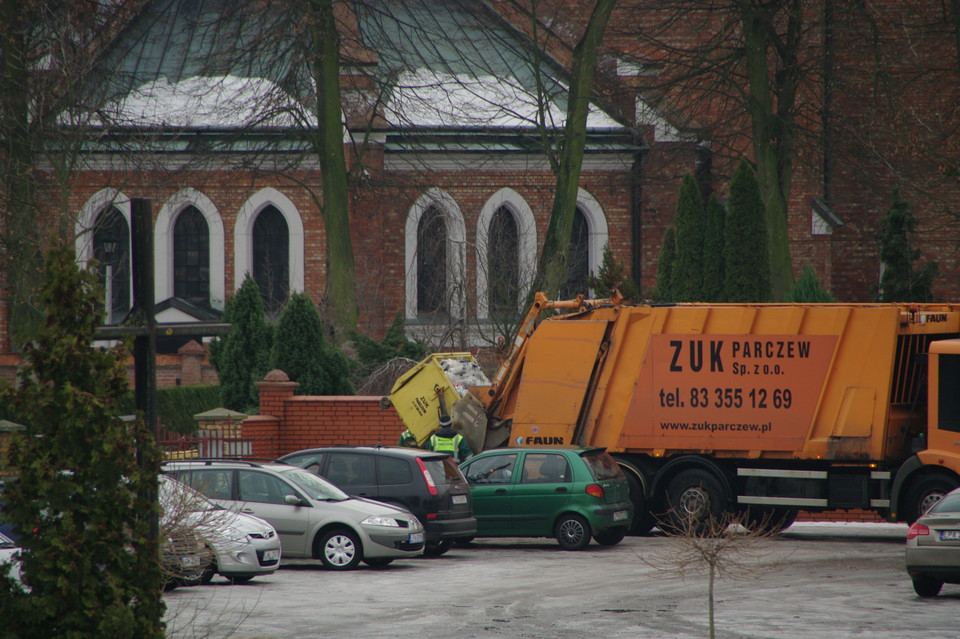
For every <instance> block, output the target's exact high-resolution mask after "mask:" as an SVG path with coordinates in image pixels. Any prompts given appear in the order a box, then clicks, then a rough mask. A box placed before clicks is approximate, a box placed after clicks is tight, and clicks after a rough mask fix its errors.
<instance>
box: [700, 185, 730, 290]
mask: <svg viewBox="0 0 960 639" xmlns="http://www.w3.org/2000/svg"><path fill="white" fill-rule="evenodd" d="M726 219H727V211H726V209H725V208H724V207H723V205H722V204H721V203H720V200H718V199H717V197H716V196H715V195H713V194H711V195H710V199H709V200H707V225H706V230H705V231H704V236H703V301H704V302H723V301H724V297H723V282H724V268H723V267H724V252H723V246H724V239H723V229H724V225H725V223H726Z"/></svg>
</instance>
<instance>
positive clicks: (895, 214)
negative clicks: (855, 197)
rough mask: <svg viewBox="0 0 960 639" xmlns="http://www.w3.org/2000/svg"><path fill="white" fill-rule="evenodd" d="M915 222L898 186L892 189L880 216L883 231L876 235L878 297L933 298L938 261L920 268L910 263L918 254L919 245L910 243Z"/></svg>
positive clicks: (886, 299)
mask: <svg viewBox="0 0 960 639" xmlns="http://www.w3.org/2000/svg"><path fill="white" fill-rule="evenodd" d="M916 226H917V222H916V219H915V218H914V217H913V211H912V210H911V209H910V205H909V204H908V203H907V202H906V201H904V200H903V198H901V197H900V189H899V188H897V189H895V190H894V192H893V199H892V201H891V203H890V209H889V210H888V211H887V215H886V217H885V218H884V220H883V235H882V236H881V238H880V261H881V262H882V263H883V274H882V275H881V276H880V287H879V291H878V297H877V299H878V301H883V302H930V301H932V300H933V290H932V287H933V280H934V278H935V277H936V276H937V271H938V270H939V265H938V264H937V262H928V263H927V264H924V265H923V266H922V267H921V268H920V270H914V268H913V263H914V262H915V261H916V260H918V259H919V258H920V249H915V248H912V247H911V245H910V235H911V234H912V233H914V232H915V231H916Z"/></svg>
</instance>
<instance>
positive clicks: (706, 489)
mask: <svg viewBox="0 0 960 639" xmlns="http://www.w3.org/2000/svg"><path fill="white" fill-rule="evenodd" d="M726 502H727V500H726V496H725V491H724V489H723V486H722V485H721V484H720V482H719V481H717V478H716V477H714V476H713V475H712V474H711V473H709V472H707V471H705V470H700V469H691V470H685V471H683V472H681V473H679V474H678V475H677V476H676V477H674V478H673V479H671V480H670V483H669V484H668V485H667V514H666V519H667V521H666V524H667V526H668V527H670V528H672V529H673V531H674V532H678V533H684V532H693V533H696V534H705V533H709V532H710V530H711V529H712V528H713V527H714V526H716V525H717V522H718V521H720V520H721V519H722V518H723V512H724V506H725V504H726Z"/></svg>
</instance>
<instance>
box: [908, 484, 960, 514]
mask: <svg viewBox="0 0 960 639" xmlns="http://www.w3.org/2000/svg"><path fill="white" fill-rule="evenodd" d="M956 487H957V482H956V481H955V480H954V479H953V478H952V477H949V476H947V475H944V474H942V473H933V474H931V475H925V476H923V477H921V478H920V479H918V480H917V481H916V483H915V484H914V485H913V486H912V487H911V488H910V492H909V493H907V503H906V504H905V507H906V508H905V509H904V510H907V511H909V513H910V514H909V517H908V518H907V521H909V522H910V523H913V522H915V521H916V520H918V519H920V517H921V515H923V513H925V512H927V510H928V509H929V508H930V506H933V505H934V504H935V503H937V502H938V501H940V500H941V499H942V498H943V496H944V495H946V494H947V493H948V492H950V491H951V490H953V489H954V488H956Z"/></svg>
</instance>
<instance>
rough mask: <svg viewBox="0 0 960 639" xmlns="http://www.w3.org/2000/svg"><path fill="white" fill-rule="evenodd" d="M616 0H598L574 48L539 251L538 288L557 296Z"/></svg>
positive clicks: (562, 277)
mask: <svg viewBox="0 0 960 639" xmlns="http://www.w3.org/2000/svg"><path fill="white" fill-rule="evenodd" d="M615 4H616V0H597V4H596V5H595V6H594V8H593V14H592V15H591V16H590V22H589V23H588V24H587V28H586V30H585V31H584V34H583V37H582V38H581V40H580V42H579V43H577V46H576V48H575V49H574V51H573V68H572V69H571V80H570V95H569V98H568V102H567V121H566V124H565V127H564V136H563V147H562V148H561V150H560V165H559V168H558V170H557V187H556V191H555V192H554V196H553V208H552V209H551V211H550V222H549V225H548V227H547V234H546V237H545V238H544V241H543V250H542V252H541V253H540V262H539V265H538V268H537V286H536V287H535V288H534V290H535V291H537V290H542V291H546V292H547V296H548V297H554V296H556V295H557V294H558V293H559V292H560V287H561V285H562V284H563V282H564V279H565V277H566V271H567V250H568V248H569V245H570V235H571V233H572V232H573V217H574V213H575V212H576V208H577V192H578V189H579V188H580V168H581V166H582V165H583V150H584V147H585V146H586V140H587V113H588V110H589V107H590V95H591V92H592V89H593V75H594V71H595V69H596V66H597V48H598V46H599V44H600V40H601V39H602V37H603V32H604V30H605V29H606V26H607V21H608V20H609V19H610V14H611V13H612V12H613V7H614V5H615Z"/></svg>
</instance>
